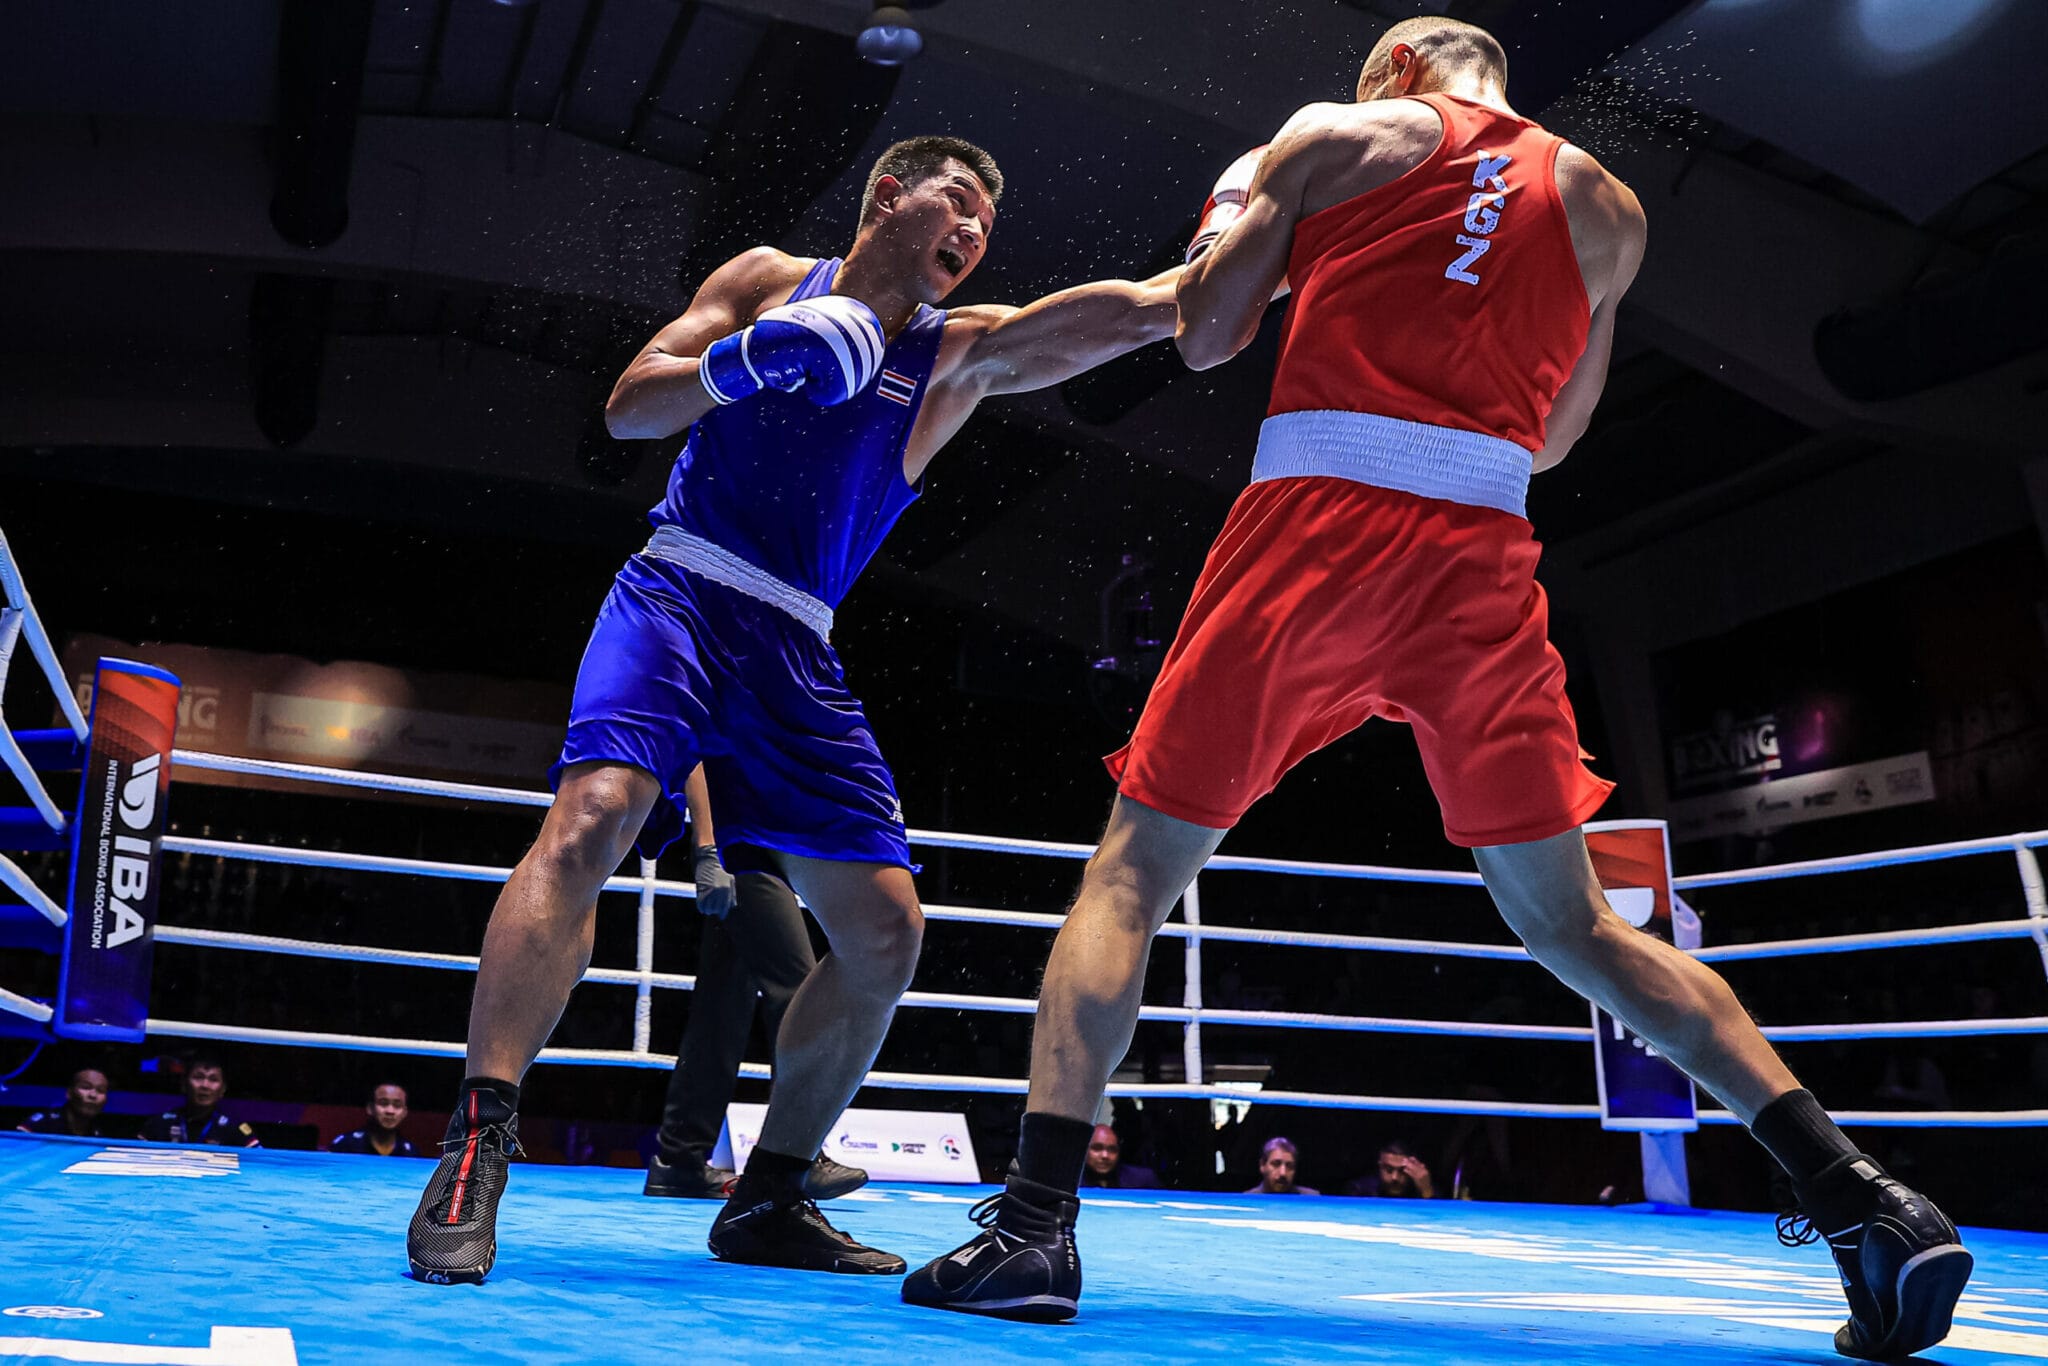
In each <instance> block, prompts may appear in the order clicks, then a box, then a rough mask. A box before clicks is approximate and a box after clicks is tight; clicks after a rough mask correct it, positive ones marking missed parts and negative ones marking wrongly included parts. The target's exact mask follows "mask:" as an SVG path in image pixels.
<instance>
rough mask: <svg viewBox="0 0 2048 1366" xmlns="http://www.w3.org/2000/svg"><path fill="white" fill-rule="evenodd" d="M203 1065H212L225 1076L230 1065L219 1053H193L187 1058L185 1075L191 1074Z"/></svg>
mask: <svg viewBox="0 0 2048 1366" xmlns="http://www.w3.org/2000/svg"><path fill="white" fill-rule="evenodd" d="M202 1067H211V1068H212V1069H213V1070H214V1071H216V1072H218V1073H220V1074H221V1075H222V1076H223V1077H225V1076H226V1075H227V1074H228V1065H227V1064H226V1063H224V1062H222V1061H221V1060H220V1054H218V1053H191V1054H188V1055H186V1058H185V1075H186V1076H188V1077H189V1076H191V1075H192V1074H193V1073H194V1072H197V1071H198V1070H199V1069H200V1068H202Z"/></svg>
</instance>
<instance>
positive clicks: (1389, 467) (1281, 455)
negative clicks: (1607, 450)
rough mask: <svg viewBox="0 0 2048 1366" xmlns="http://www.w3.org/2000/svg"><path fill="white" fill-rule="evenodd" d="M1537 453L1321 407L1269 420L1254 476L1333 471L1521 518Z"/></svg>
mask: <svg viewBox="0 0 2048 1366" xmlns="http://www.w3.org/2000/svg"><path fill="white" fill-rule="evenodd" d="M1532 459H1533V457H1532V456H1531V455H1530V454H1529V452H1528V450H1527V449H1526V448H1525V447H1522V446H1518V445H1516V444H1515V443H1514V442H1512V441H1509V440H1506V439H1505V438H1503V437H1498V436H1488V435H1487V434H1486V433H1484V432H1468V431H1461V430H1460V429H1458V428H1456V427H1436V426H1431V425H1430V424H1429V423H1427V422H1408V421H1404V420H1403V419H1401V418H1398V417H1381V416H1380V415H1379V414H1377V413H1351V412H1344V411H1341V410H1338V409H1330V408H1321V409H1312V410H1310V411H1307V412H1299V413H1277V414H1275V415H1274V416H1272V417H1269V418H1267V419H1266V421H1265V424H1264V425H1263V426H1261V427H1260V428H1259V453H1258V455H1257V457H1256V458H1255V459H1254V460H1253V461H1252V482H1253V483H1255V484H1256V483H1258V482H1259V481H1260V480H1263V479H1296V478H1300V477H1302V476H1304V475H1329V476H1332V477H1334V478H1338V479H1351V480H1355V481H1357V482H1358V483H1361V484H1372V485H1375V486H1376V487H1379V488H1383V489H1396V490H1398V491H1400V492H1402V493H1412V494H1415V495H1416V496H1417V497H1421V498H1441V499H1443V500H1444V501H1445V502H1450V503H1464V504H1466V505H1467V506H1470V507H1482V508H1498V509H1499V510H1500V511H1502V512H1507V513H1512V514H1513V515H1514V516H1517V517H1523V516H1526V515H1527V514H1526V513H1525V512H1524V511H1523V509H1524V507H1525V506H1526V503H1527V499H1528V495H1529V472H1530V463H1531V461H1532Z"/></svg>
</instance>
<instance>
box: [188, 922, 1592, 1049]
mask: <svg viewBox="0 0 2048 1366" xmlns="http://www.w3.org/2000/svg"><path fill="white" fill-rule="evenodd" d="M156 940H157V942H158V943H159V944H180V945H186V946H189V947H196V948H216V949H241V950H246V951H250V952H256V953H278V954H285V955H289V956H292V957H298V958H325V959H332V960H336V961H339V962H347V963H378V964H385V965H393V966H398V967H414V968H445V969H453V970H456V971H460V972H475V971H476V968H477V959H476V958H475V956H474V955H468V954H457V953H430V952H427V951H424V950H418V949H380V948H361V947H358V946H356V945H353V944H330V943H321V942H318V941H315V940H308V939H284V938H279V937H277V936H275V935H267V934H244V933H241V932H239V931H233V930H205V929H198V928H193V927H186V926H177V925H159V926H158V927H157V930H156ZM582 980H584V981H586V982H595V983H600V984H603V985H607V986H639V985H642V984H643V983H644V984H645V985H647V986H649V987H664V988H670V989H676V990H682V991H690V990H694V989H695V988H696V984H697V979H696V978H695V977H687V976H682V975H680V974H676V973H663V972H640V971H635V970H633V969H629V968H591V969H589V970H588V971H586V972H585V973H584V974H583V979H582ZM902 1003H903V1004H904V1005H906V1006H920V1007H929V1008H935V1009H942V1010H982V1011H988V1012H990V1013H994V1014H1009V1015H1029V1014H1032V1013H1033V1012H1035V1011H1036V1010H1037V1009H1038V1002H1037V1001H1035V1000H1033V999H1031V998H1030V997H1028V996H971V995H965V994H961V993H956V992H938V991H908V992H905V993H904V994H903V1001H902ZM1139 1018H1140V1019H1143V1020H1152V1021H1159V1022H1163V1023H1169V1024H1190V1023H1193V1022H1194V1021H1196V1020H1201V1021H1205V1022H1207V1023H1210V1024H1219V1025H1253V1026H1274V1027H1278V1028H1283V1029H1290V1028H1291V1029H1328V1030H1348V1031H1352V1032H1365V1033H1377V1034H1436V1035H1462V1036H1469V1037H1473V1038H1487V1039H1539V1040H1548V1041H1565V1042H1573V1043H1588V1042H1591V1041H1592V1038H1593V1031H1592V1030H1591V1029H1589V1028H1581V1027H1575V1026H1572V1025H1518V1024H1473V1023H1469V1022H1467V1021H1463V1020H1406V1019H1396V1018H1389V1017H1380V1016H1363V1015H1318V1014H1309V1013H1304V1012H1296V1011H1275V1010H1219V1009H1214V1008H1204V1007H1187V1006H1144V1007H1142V1008H1141V1010H1140V1013H1139Z"/></svg>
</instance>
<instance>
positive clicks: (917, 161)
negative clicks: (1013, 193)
mask: <svg viewBox="0 0 2048 1366" xmlns="http://www.w3.org/2000/svg"><path fill="white" fill-rule="evenodd" d="M949 161H957V162H959V163H961V164H962V165H963V166H965V167H966V168H967V169H968V170H970V171H972V172H974V174H975V176H976V177H977V178H979V179H980V181H981V186H982V188H983V189H985V190H987V191H988V202H989V203H991V204H994V203H997V202H998V201H1000V200H1001V199H1002V197H1003V172H1002V170H1001V168H1000V167H998V166H997V165H996V159H995V158H994V157H992V156H990V155H989V154H988V153H987V152H984V151H982V150H981V148H979V147H976V146H975V145H974V144H973V143H971V142H969V141H967V140H966V139H965V138H951V137H946V136H944V135H942V134H938V133H928V134H926V135H925V136H923V137H915V138H905V139H903V141H901V142H897V143H891V144H890V145H889V147H888V149H887V150H885V151H884V152H883V153H882V155H880V156H878V157H876V158H875V164H874V165H873V166H872V167H870V168H869V170H868V183H867V188H866V189H865V190H863V191H861V197H860V225H861V226H862V227H866V226H867V222H868V213H869V211H870V209H872V208H873V206H874V202H875V186H877V185H879V184H880V183H881V181H882V177H883V176H885V175H888V176H895V177H896V179H898V180H899V181H901V182H903V184H904V185H905V186H906V187H909V186H914V185H918V184H920V183H922V182H923V181H926V180H929V179H930V178H931V177H933V176H935V175H937V174H938V173H939V172H941V171H943V170H945V169H946V163H947V162H949Z"/></svg>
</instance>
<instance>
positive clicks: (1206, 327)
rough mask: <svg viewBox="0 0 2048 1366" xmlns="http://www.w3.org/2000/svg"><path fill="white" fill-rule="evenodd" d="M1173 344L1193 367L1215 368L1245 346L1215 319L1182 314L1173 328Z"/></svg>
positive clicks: (1182, 357) (1200, 368) (1190, 367)
mask: <svg viewBox="0 0 2048 1366" xmlns="http://www.w3.org/2000/svg"><path fill="white" fill-rule="evenodd" d="M1173 345H1174V348H1175V349H1176V350H1178V351H1179V352H1180V358H1181V360H1182V361H1184V362H1185V363H1186V364H1187V367H1188V369H1190V370H1213V369H1215V368H1216V367H1217V366H1219V365H1221V364H1223V362H1225V361H1227V360H1229V359H1230V358H1231V357H1232V356H1234V355H1236V354H1237V353H1238V352H1239V351H1240V350H1242V349H1243V345H1242V343H1240V342H1238V340H1237V339H1236V338H1235V337H1233V336H1231V335H1230V333H1229V332H1227V331H1226V330H1225V329H1223V328H1221V327H1219V326H1217V325H1216V324H1215V323H1200V322H1194V321H1191V320H1190V319H1188V318H1187V317H1186V316H1185V315H1183V316H1182V318H1181V321H1180V326H1178V327H1176V328H1175V329H1174V331H1173Z"/></svg>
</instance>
